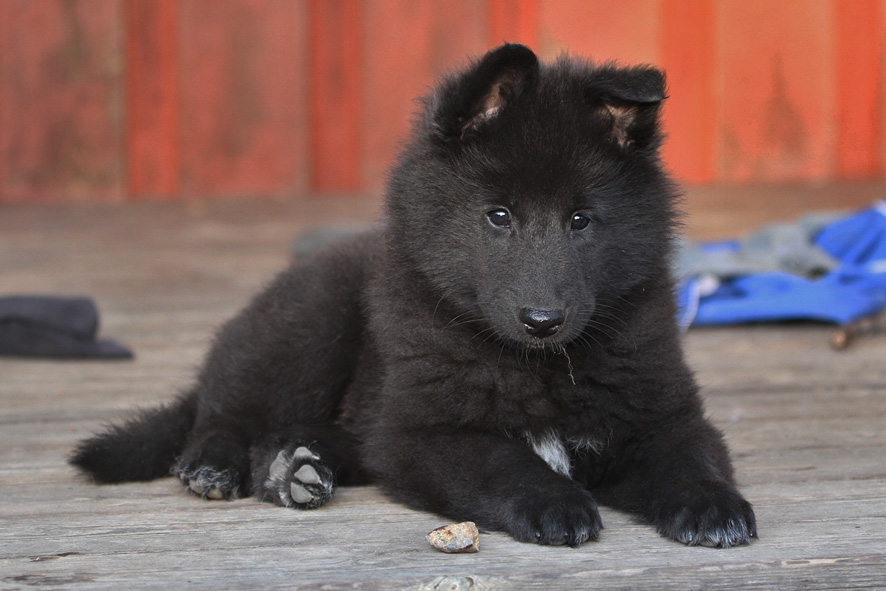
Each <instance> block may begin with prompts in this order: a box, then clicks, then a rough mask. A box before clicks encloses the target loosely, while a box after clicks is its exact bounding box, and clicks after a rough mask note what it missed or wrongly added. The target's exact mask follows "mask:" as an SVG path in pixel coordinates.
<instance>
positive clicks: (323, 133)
mask: <svg viewBox="0 0 886 591" xmlns="http://www.w3.org/2000/svg"><path fill="white" fill-rule="evenodd" d="M308 6H309V13H310V16H309V20H310V36H311V41H310V62H311V63H310V95H311V96H310V103H311V112H310V113H311V114H310V128H311V130H310V137H311V144H310V145H311V179H310V187H311V190H312V191H314V192H319V193H329V192H354V191H357V190H359V189H360V188H361V187H362V185H361V180H362V179H361V175H360V160H359V156H360V153H359V151H360V141H361V140H360V138H361V129H362V126H363V125H364V121H363V119H362V118H361V112H360V92H361V79H360V74H361V68H362V31H361V24H362V23H361V16H362V2H360V0H310V2H309V4H308Z"/></svg>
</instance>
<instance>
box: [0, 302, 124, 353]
mask: <svg viewBox="0 0 886 591" xmlns="http://www.w3.org/2000/svg"><path fill="white" fill-rule="evenodd" d="M97 333H98V310H97V309H96V307H95V304H94V303H93V302H92V300H91V299H89V298H83V297H55V296H5V297H0V355H5V356H10V357H48V358H55V359H78V358H79V359H84V358H102V359H132V357H133V355H132V351H130V350H129V349H127V348H126V347H124V346H123V345H120V344H118V343H116V342H114V341H111V340H98V339H96V334H97Z"/></svg>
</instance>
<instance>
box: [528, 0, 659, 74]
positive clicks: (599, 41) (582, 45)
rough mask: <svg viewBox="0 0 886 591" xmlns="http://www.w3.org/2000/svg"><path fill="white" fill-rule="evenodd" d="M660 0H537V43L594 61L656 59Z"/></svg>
mask: <svg viewBox="0 0 886 591" xmlns="http://www.w3.org/2000/svg"><path fill="white" fill-rule="evenodd" d="M660 9H661V7H660V0H594V2H588V1H587V0H539V49H540V51H541V54H542V56H543V57H545V58H547V59H551V58H554V57H557V56H558V55H559V54H560V53H561V52H562V51H563V50H568V51H569V52H570V53H572V54H575V55H581V56H585V57H590V58H592V59H593V60H595V61H607V60H618V61H619V62H622V63H653V64H654V63H657V62H658V61H659V57H660V56H659V47H660V45H661V44H660V42H659V35H660V30H661V27H660V17H661V12H660Z"/></svg>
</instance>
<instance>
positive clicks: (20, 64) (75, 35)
mask: <svg viewBox="0 0 886 591" xmlns="http://www.w3.org/2000/svg"><path fill="white" fill-rule="evenodd" d="M2 4H3V6H2V13H0V17H2V20H3V22H4V24H3V29H4V34H3V36H2V39H0V44H2V49H0V58H2V60H3V62H2V64H0V104H2V105H3V110H2V111H0V118H2V123H0V127H2V129H3V134H2V135H0V168H2V170H3V171H4V172H3V173H2V175H0V176H2V178H3V185H2V187H0V200H2V201H30V200H83V199H89V200H118V199H120V198H121V197H122V194H123V160H122V155H123V144H122V142H123V135H122V134H123V123H122V117H123V110H122V109H123V104H122V93H121V91H122V84H121V74H122V73H121V69H120V61H119V60H118V59H117V56H119V55H120V45H121V39H120V33H119V28H118V27H117V26H116V23H117V22H118V20H119V14H120V6H119V3H117V2H116V1H115V0H94V1H93V2H90V3H88V5H87V4H86V3H82V2H79V3H78V2H63V1H61V0H46V1H43V2H3V3H2Z"/></svg>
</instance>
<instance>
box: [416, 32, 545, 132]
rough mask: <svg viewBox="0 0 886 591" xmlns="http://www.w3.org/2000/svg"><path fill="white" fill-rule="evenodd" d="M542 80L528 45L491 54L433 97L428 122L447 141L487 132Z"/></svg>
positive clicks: (452, 79)
mask: <svg viewBox="0 0 886 591" xmlns="http://www.w3.org/2000/svg"><path fill="white" fill-rule="evenodd" d="M537 77H538V58H537V57H536V56H535V54H534V53H532V50H531V49H529V48H528V47H526V46H525V45H519V44H516V43H507V44H505V45H502V46H501V47H498V48H496V49H493V50H491V51H490V52H488V53H487V54H486V55H484V56H483V57H482V58H481V59H480V61H478V62H476V63H475V64H473V65H472V66H471V67H470V68H468V69H467V70H466V71H464V72H462V73H460V74H457V75H456V76H454V77H452V78H449V79H448V80H446V81H445V82H443V83H442V84H441V85H440V86H439V87H438V88H437V89H436V91H435V92H434V93H433V94H432V95H431V98H430V101H429V102H430V104H429V109H428V112H429V117H430V121H428V123H429V125H430V127H431V129H433V130H434V132H435V133H436V134H437V135H438V136H439V137H440V138H441V139H443V140H447V141H448V140H451V139H461V138H464V137H466V136H467V135H469V134H471V133H473V132H475V131H477V130H480V129H482V128H484V127H485V126H486V125H488V124H489V123H490V122H491V121H493V120H495V119H496V117H497V116H498V115H499V114H500V113H501V112H502V110H504V109H506V108H507V106H508V104H510V103H512V102H513V101H514V100H515V99H516V98H517V97H518V96H520V95H521V94H522V93H523V92H524V91H525V90H526V89H527V88H529V86H530V85H532V84H533V83H534V82H535V80H536V78H537Z"/></svg>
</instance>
